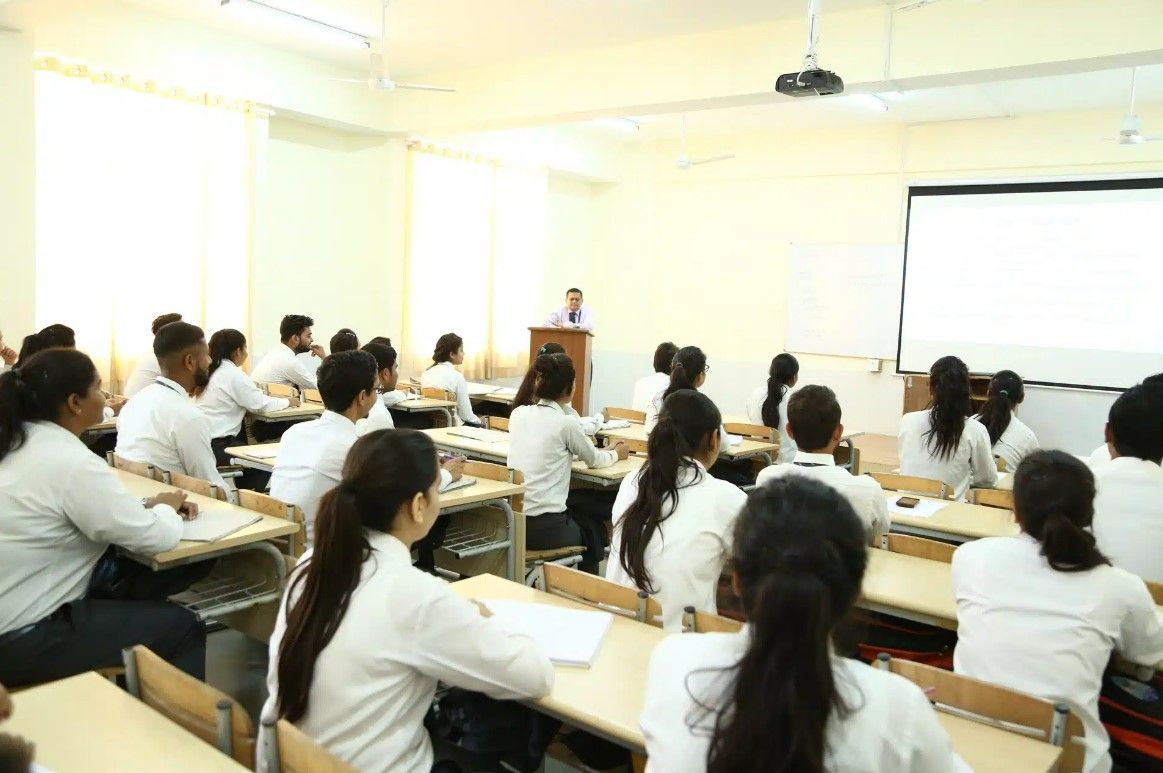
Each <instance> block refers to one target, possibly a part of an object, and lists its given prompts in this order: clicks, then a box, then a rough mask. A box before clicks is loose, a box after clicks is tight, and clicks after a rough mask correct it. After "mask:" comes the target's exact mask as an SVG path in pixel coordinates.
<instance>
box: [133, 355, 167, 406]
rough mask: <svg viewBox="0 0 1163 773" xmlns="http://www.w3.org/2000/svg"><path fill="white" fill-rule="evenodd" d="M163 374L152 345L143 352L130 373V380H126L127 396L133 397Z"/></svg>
mask: <svg viewBox="0 0 1163 773" xmlns="http://www.w3.org/2000/svg"><path fill="white" fill-rule="evenodd" d="M161 374H162V368H161V366H160V365H158V362H157V355H156V354H154V353H153V347H150V348H149V349H147V350H146V351H144V352H142V353H141V357H139V358H138V359H137V365H136V366H135V367H134V369H133V372H132V373H130V374H129V380H128V381H126V382H125V396H126V397H133V396H134V395H135V394H137V393H138V392H140V391H141V390H143V389H145V388H146V387H147V386H149V385H150V384H152V383H153V382H154V381H156V380H157V377H158V376H160V375H161Z"/></svg>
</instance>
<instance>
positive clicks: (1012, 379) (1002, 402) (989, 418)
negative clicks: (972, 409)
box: [978, 370, 1026, 445]
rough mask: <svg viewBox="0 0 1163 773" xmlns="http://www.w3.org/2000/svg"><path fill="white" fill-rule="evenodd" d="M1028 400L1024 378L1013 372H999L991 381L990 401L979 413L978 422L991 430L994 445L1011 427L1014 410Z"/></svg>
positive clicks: (990, 435) (990, 438)
mask: <svg viewBox="0 0 1163 773" xmlns="http://www.w3.org/2000/svg"><path fill="white" fill-rule="evenodd" d="M1025 399H1026V388H1025V385H1024V384H1023V383H1022V377H1021V376H1019V375H1018V374H1017V373H1014V372H1013V371H1012V370H999V371H998V372H997V373H996V374H994V377H993V378H992V379H990V381H989V399H988V400H986V402H985V405H983V406H982V407H981V411H980V412H979V413H978V421H980V422H981V423H982V424H984V425H985V428H986V429H987V430H989V442H990V445H993V444H994V443H996V442H997V441H998V438H1000V437H1001V436H1002V435H1003V434H1005V431H1006V429H1007V428H1008V427H1009V426H1010V420H1011V419H1012V418H1013V413H1014V409H1015V408H1017V407H1018V405H1019V404H1021V402H1022V401H1023V400H1025Z"/></svg>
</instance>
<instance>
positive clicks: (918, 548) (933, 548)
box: [881, 534, 957, 564]
mask: <svg viewBox="0 0 1163 773" xmlns="http://www.w3.org/2000/svg"><path fill="white" fill-rule="evenodd" d="M881 547H883V548H885V549H886V550H888V551H889V552H890V553H902V554H904V555H906V556H916V557H917V558H926V559H928V560H930V561H941V562H943V563H946V564H948V563H950V562H952V561H953V551H954V550H956V549H957V546H956V545H950V544H948V543H946V542H938V541H937V540H932V539H925V538H924V537H911V536H909V535H907V534H886V535H884V537H882V538H881Z"/></svg>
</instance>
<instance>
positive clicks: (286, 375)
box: [250, 343, 319, 389]
mask: <svg viewBox="0 0 1163 773" xmlns="http://www.w3.org/2000/svg"><path fill="white" fill-rule="evenodd" d="M250 377H251V378H252V379H254V380H255V381H257V382H258V383H260V384H285V385H286V386H293V387H298V388H299V389H318V387H319V384H318V381H317V379H316V371H315V369H312V368H311V367H309V366H308V365H307V364H306V363H304V361H303V360H301V359H299V358H298V357H296V356H295V353H294V352H293V351H291V347H289V346H287V345H286V344H284V343H279V344H275V346H274V348H273V349H271V350H270V351H269V352H267V353H266V356H265V357H263V358H262V360H261V361H260V362H259V364H258V365H256V366H255V367H254V370H252V371H251V373H250Z"/></svg>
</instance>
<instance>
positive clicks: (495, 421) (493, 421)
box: [484, 416, 509, 432]
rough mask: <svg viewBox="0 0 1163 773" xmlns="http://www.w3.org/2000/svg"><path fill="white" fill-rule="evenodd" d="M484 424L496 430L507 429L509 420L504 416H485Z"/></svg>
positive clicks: (502, 430)
mask: <svg viewBox="0 0 1163 773" xmlns="http://www.w3.org/2000/svg"><path fill="white" fill-rule="evenodd" d="M484 418H485V426H486V427H488V428H489V429H495V430H497V431H498V432H508V431H509V420H508V419H506V418H505V417H504V416H485V417H484Z"/></svg>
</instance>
